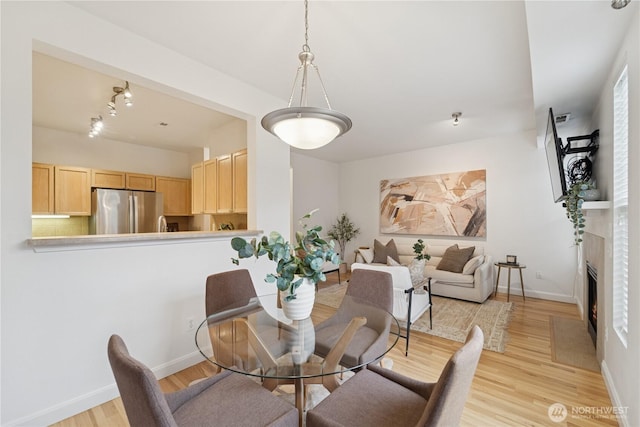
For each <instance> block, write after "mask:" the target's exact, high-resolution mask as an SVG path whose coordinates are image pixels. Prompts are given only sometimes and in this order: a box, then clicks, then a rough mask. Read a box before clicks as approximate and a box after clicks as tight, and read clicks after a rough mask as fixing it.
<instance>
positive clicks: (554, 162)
mask: <svg viewBox="0 0 640 427" xmlns="http://www.w3.org/2000/svg"><path fill="white" fill-rule="evenodd" d="M544 147H545V150H546V152H547V163H548V165H549V176H550V177H551V190H552V191H553V201H554V202H556V203H557V202H559V201H561V200H562V199H563V198H564V197H565V196H566V195H567V180H566V176H565V173H564V165H563V162H562V160H563V157H564V156H563V149H562V140H561V139H560V138H559V137H558V132H557V130H556V120H555V116H554V115H553V110H552V109H551V108H549V120H548V122H547V134H546V135H545V140H544Z"/></svg>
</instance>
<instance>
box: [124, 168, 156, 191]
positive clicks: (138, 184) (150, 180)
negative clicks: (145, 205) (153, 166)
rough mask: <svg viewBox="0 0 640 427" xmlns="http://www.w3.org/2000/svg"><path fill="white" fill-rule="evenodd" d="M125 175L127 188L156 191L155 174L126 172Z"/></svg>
mask: <svg viewBox="0 0 640 427" xmlns="http://www.w3.org/2000/svg"><path fill="white" fill-rule="evenodd" d="M125 177H126V188H127V190H139V191H156V177H155V175H145V174H142V173H129V172H127V173H126V174H125Z"/></svg>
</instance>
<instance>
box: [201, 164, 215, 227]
mask: <svg viewBox="0 0 640 427" xmlns="http://www.w3.org/2000/svg"><path fill="white" fill-rule="evenodd" d="M203 167H204V213H210V214H211V213H216V212H218V160H217V159H211V160H207V161H205V162H204V163H203Z"/></svg>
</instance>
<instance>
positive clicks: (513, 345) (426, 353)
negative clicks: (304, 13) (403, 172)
mask: <svg viewBox="0 0 640 427" xmlns="http://www.w3.org/2000/svg"><path fill="white" fill-rule="evenodd" d="M334 275H336V274H335V273H331V274H329V275H327V276H328V277H327V278H328V279H329V280H328V283H326V284H325V286H330V285H331V284H335V283H337V281H338V280H337V275H336V277H333V276H334ZM343 280H344V278H343ZM496 298H497V299H498V300H500V301H506V295H504V294H498V296H497V297H496ZM511 301H513V302H515V310H514V312H513V316H512V320H511V323H510V325H509V335H510V340H509V342H508V343H507V346H506V350H505V352H504V353H502V354H501V353H495V352H491V351H484V352H483V354H482V357H481V358H480V363H479V365H478V370H477V372H476V376H475V378H474V381H473V384H472V386H471V391H470V393H469V397H468V400H467V404H466V406H465V409H464V412H463V414H462V422H461V425H463V426H479V425H491V426H513V425H523V426H539V425H551V424H553V423H552V422H551V420H550V419H549V417H548V415H547V411H548V408H549V405H551V404H553V403H556V402H559V403H562V404H564V405H565V406H566V407H567V409H568V411H569V416H568V417H567V419H566V421H565V423H564V425H568V426H574V425H580V426H603V425H617V424H618V423H617V421H616V420H615V419H608V418H606V417H591V418H589V417H579V416H578V415H572V408H582V407H598V408H599V407H602V408H606V407H610V406H611V400H610V398H609V395H608V392H607V389H606V387H605V384H604V380H603V378H602V375H601V374H600V373H597V372H592V371H588V370H584V369H579V368H575V367H572V366H566V365H562V364H559V363H555V362H553V361H552V360H551V342H550V327H549V326H550V325H549V316H563V317H568V318H576V319H577V318H579V316H578V311H577V307H576V306H575V305H572V304H565V303H560V302H556V301H546V300H539V299H535V298H527V300H526V302H523V301H522V297H517V296H515V295H512V296H511ZM334 312H335V309H333V308H331V307H328V306H324V305H316V306H315V308H314V311H313V313H312V317H313V319H314V321H320V320H324V319H326V318H327V317H329V316H331V315H332V314H333V313H334ZM390 339H395V337H393V338H390ZM460 346H461V344H460V343H457V342H453V341H449V340H446V339H444V338H439V337H434V336H431V335H427V334H423V333H420V332H414V333H412V335H411V347H410V348H409V356H408V357H405V356H404V352H403V349H404V341H403V340H399V341H398V344H397V345H396V347H395V348H393V349H392V350H391V352H389V354H388V357H389V358H390V359H391V360H393V370H394V371H396V372H400V373H402V374H404V375H407V376H410V377H412V378H416V379H419V380H422V381H430V382H435V381H437V379H438V377H439V375H440V372H441V371H442V368H443V367H444V365H445V364H446V362H447V360H448V359H449V357H451V355H452V354H453V353H454V352H455V351H456V350H457V349H458V348H459V347H460ZM213 373H214V370H213V368H212V367H211V366H210V365H209V364H208V363H206V362H202V363H199V364H197V365H195V366H192V367H190V368H188V369H185V370H183V371H180V372H178V373H176V374H174V375H171V376H169V377H167V378H164V379H162V380H160V385H161V387H162V389H163V390H164V391H175V390H179V389H181V388H184V387H187V386H188V384H189V383H190V382H191V381H193V380H195V379H198V378H202V377H205V376H209V375H212V374H213ZM127 425H128V423H127V420H126V414H125V411H124V408H123V407H122V402H121V401H120V399H115V400H112V401H110V402H107V403H105V404H103V405H100V406H98V407H95V408H92V409H90V410H88V411H85V412H83V413H80V414H78V415H75V416H74V417H71V418H68V419H66V420H63V421H61V422H59V423H57V424H54V426H56V427H75V426H83V427H102V426H104V427H107V426H108V427H111V426H127Z"/></svg>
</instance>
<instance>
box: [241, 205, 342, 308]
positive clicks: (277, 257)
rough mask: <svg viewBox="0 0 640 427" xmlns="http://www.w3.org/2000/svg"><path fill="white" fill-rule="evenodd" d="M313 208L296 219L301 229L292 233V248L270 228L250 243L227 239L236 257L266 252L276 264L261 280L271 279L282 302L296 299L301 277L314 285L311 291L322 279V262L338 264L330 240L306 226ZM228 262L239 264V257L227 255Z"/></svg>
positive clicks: (314, 228) (336, 255) (316, 230)
mask: <svg viewBox="0 0 640 427" xmlns="http://www.w3.org/2000/svg"><path fill="white" fill-rule="evenodd" d="M316 211H317V209H316V210H313V211H311V212H309V213H308V214H306V215H304V216H303V217H302V218H301V219H300V225H301V226H302V229H303V231H297V232H296V246H295V247H294V248H292V247H291V244H290V243H289V242H287V241H286V240H285V239H284V237H282V235H280V233H278V232H277V231H272V232H271V233H270V234H269V237H267V236H262V238H260V239H259V240H257V239H255V238H254V239H251V241H250V242H248V241H246V240H245V239H243V238H241V237H234V238H233V239H231V247H232V248H233V250H235V251H236V252H237V253H238V258H250V257H255V258H260V257H261V256H263V255H267V256H268V257H269V259H270V260H271V261H273V262H275V263H276V272H275V274H273V273H269V274H267V277H266V278H265V282H268V283H274V282H275V284H276V286H277V287H278V289H279V290H280V291H282V292H283V293H284V294H286V296H285V297H284V300H285V301H291V300H295V299H296V291H297V290H298V288H300V286H301V285H302V283H303V279H307V281H308V282H311V284H313V285H314V292H315V284H317V283H318V282H321V281H325V280H326V277H325V275H324V273H323V272H322V267H323V265H324V263H325V261H330V262H332V263H333V264H336V265H338V264H339V263H340V256H339V255H338V254H336V253H335V251H334V247H335V243H334V242H333V240H330V241H328V242H327V241H326V240H324V239H322V238H321V237H320V231H322V227H321V226H319V225H317V226H314V227H308V226H307V224H306V222H305V220H306V219H309V218H311V215H313V213H314V212H316ZM231 261H232V262H233V263H234V264H236V265H239V259H237V258H231Z"/></svg>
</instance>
